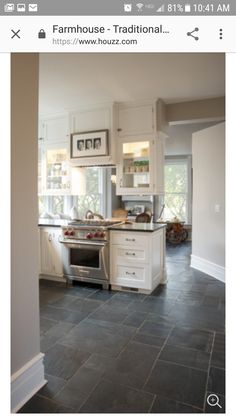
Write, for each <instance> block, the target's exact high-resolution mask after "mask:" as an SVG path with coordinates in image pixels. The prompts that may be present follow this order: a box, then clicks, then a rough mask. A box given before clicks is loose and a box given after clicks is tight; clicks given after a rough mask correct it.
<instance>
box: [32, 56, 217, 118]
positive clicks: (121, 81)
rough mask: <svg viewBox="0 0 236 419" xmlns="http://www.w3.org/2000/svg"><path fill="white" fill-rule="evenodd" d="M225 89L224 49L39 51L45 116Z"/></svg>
mask: <svg viewBox="0 0 236 419" xmlns="http://www.w3.org/2000/svg"><path fill="white" fill-rule="evenodd" d="M224 94H225V59H224V54H215V53H209V54H206V53H205V54H190V53H185V54H180V53H176V54H172V53H171V54H170V53H165V54H162V53H136V54H111V53H110V54H100V53H97V54H96V53H91V54H82V53H80V54H61V53H60V54H51V53H50V54H40V82H39V112H40V115H43V116H45V115H52V114H55V113H58V112H63V111H68V110H70V109H76V108H79V107H81V106H86V105H90V104H96V103H103V102H113V101H117V102H122V101H132V100H144V99H151V98H162V99H163V100H164V101H165V102H166V103H171V102H172V103H173V102H179V101H185V100H194V99H204V98H213V97H217V96H224Z"/></svg>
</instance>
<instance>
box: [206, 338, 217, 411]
mask: <svg viewBox="0 0 236 419" xmlns="http://www.w3.org/2000/svg"><path fill="white" fill-rule="evenodd" d="M215 337H216V332H214V336H213V339H212V344H211V352H210V358H209V364H208V369H207V379H206V386H205V393H204V394H205V397H204V403H203V412H205V410H206V395H207V388H208V381H209V376H210V368H211V359H212V354H213V348H214V344H215Z"/></svg>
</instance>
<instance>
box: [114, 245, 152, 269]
mask: <svg viewBox="0 0 236 419" xmlns="http://www.w3.org/2000/svg"><path fill="white" fill-rule="evenodd" d="M112 254H113V255H114V261H115V263H118V264H119V263H134V262H137V263H148V262H149V259H150V252H149V248H148V246H147V247H145V248H144V249H137V248H132V247H128V246H127V247H124V246H123V247H121V246H119V245H113V246H112Z"/></svg>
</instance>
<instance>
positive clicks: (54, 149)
mask: <svg viewBox="0 0 236 419" xmlns="http://www.w3.org/2000/svg"><path fill="white" fill-rule="evenodd" d="M41 170H42V174H43V176H42V188H41V190H42V193H43V194H46V195H47V194H49V195H54V194H55V195H58V194H59V195H64V194H68V193H70V188H71V180H70V164H69V151H68V146H67V144H63V143H60V144H50V145H45V146H44V150H43V159H42V169H41Z"/></svg>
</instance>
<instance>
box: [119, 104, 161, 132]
mask: <svg viewBox="0 0 236 419" xmlns="http://www.w3.org/2000/svg"><path fill="white" fill-rule="evenodd" d="M155 115H156V104H155V103H151V104H150V103H148V104H140V105H137V104H133V103H132V104H129V103H127V104H126V103H122V104H119V106H118V127H117V132H118V137H127V136H129V135H140V134H141V135H142V134H153V133H154V132H155V130H156V117H155Z"/></svg>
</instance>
